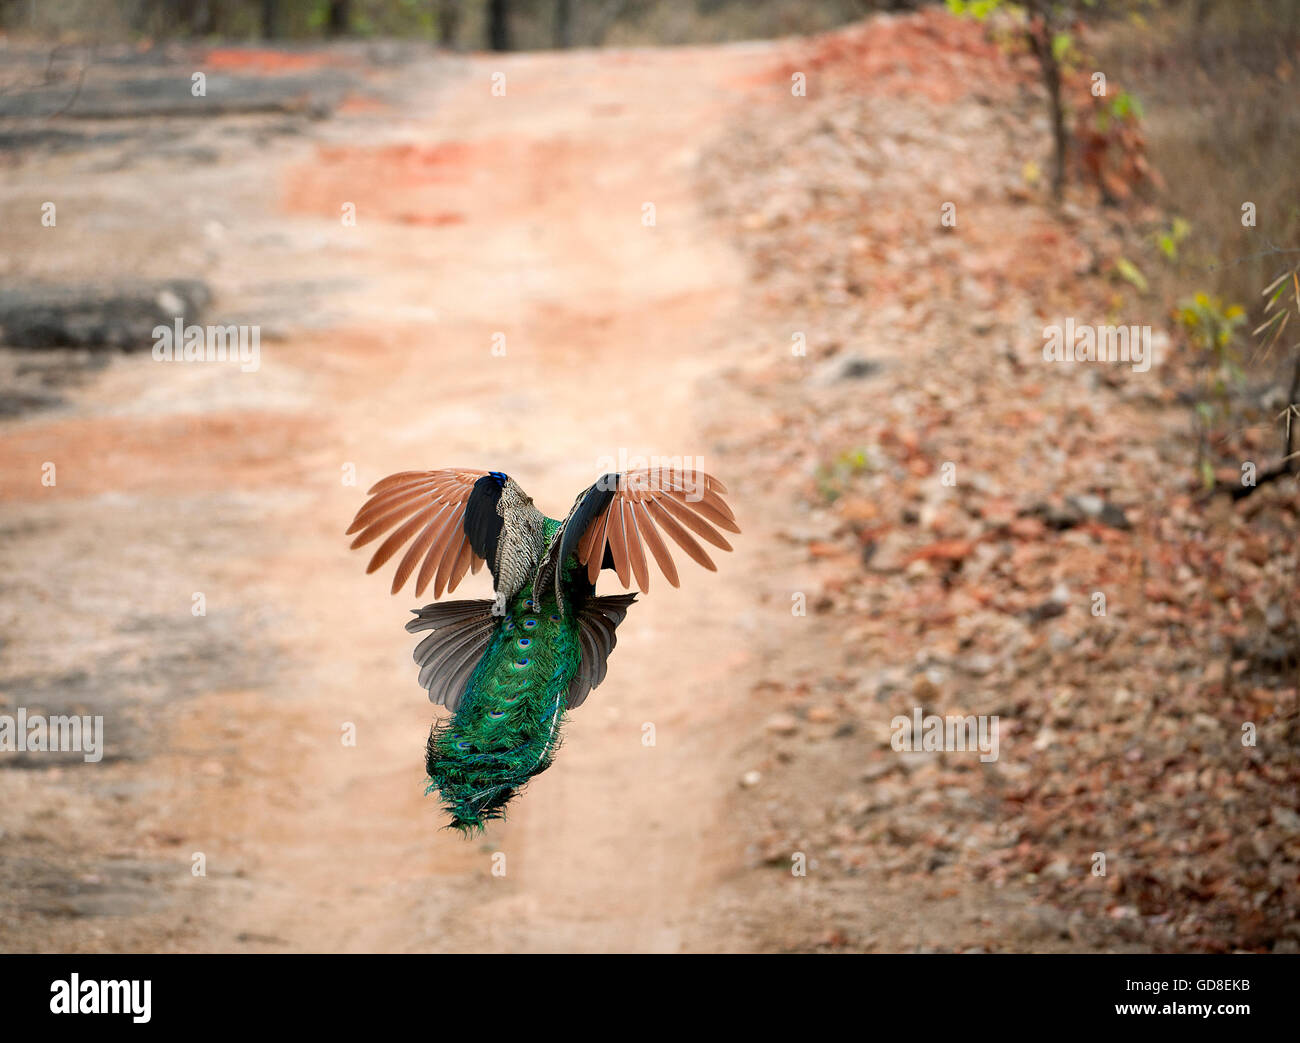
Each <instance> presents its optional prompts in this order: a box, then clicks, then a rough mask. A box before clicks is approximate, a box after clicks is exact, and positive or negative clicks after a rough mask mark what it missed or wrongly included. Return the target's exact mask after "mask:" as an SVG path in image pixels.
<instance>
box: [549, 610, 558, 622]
mask: <svg viewBox="0 0 1300 1043" xmlns="http://www.w3.org/2000/svg"><path fill="white" fill-rule="evenodd" d="M550 619H551V622H552V623H558V622H559V621H560V617H559V616H557V615H556V614H555V613H554V612H552V613H551V616H550Z"/></svg>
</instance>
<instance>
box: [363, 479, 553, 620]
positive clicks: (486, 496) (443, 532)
mask: <svg viewBox="0 0 1300 1043" xmlns="http://www.w3.org/2000/svg"><path fill="white" fill-rule="evenodd" d="M369 496H370V499H369V500H367V501H366V502H365V504H364V505H363V506H362V507H361V510H359V511H358V512H357V516H356V517H355V518H354V519H353V520H352V524H351V525H350V526H349V527H348V532H347V534H348V535H351V534H352V533H357V534H358V535H357V538H356V539H355V540H353V541H352V546H353V547H354V548H356V547H362V546H365V544H367V543H369V542H370V541H371V540H374V539H377V538H378V537H379V536H382V535H383V534H384V533H386V532H389V530H390V529H391V530H392V532H391V533H390V534H389V536H388V538H387V539H386V540H384V542H383V543H382V544H380V546H379V549H378V550H376V551H375V553H374V555H373V556H372V557H371V559H370V564H369V565H367V566H366V571H367V572H374V571H375V570H376V569H378V568H379V567H380V566H382V565H383V564H384V563H385V562H386V561H388V559H389V558H391V557H392V556H393V555H394V554H396V553H397V551H398V550H400V549H401V548H402V547H403V546H404V545H406V544H408V543H409V544H410V546H408V547H407V549H406V552H405V554H403V555H402V558H401V560H400V561H399V562H398V565H397V572H396V574H395V575H394V576H393V586H392V592H393V593H394V594H396V593H397V592H398V591H399V590H401V589H402V587H403V586H404V585H405V584H406V581H407V580H408V579H409V578H410V577H411V574H412V573H413V572H414V571H415V567H416V565H419V566H420V570H419V573H418V574H417V575H416V580H415V593H416V596H417V597H418V596H419V595H421V594H422V593H424V588H425V587H427V586H428V585H429V582H430V581H431V580H432V581H433V583H434V587H433V596H434V597H435V598H440V597H442V594H443V591H444V590H446V591H448V592H450V591H453V590H455V589H456V585H457V584H458V583H460V581H461V580H462V579H464V577H465V573H466V572H468V571H469V570H470V569H473V571H475V572H478V570H479V569H480V568H482V567H483V563H484V562H485V561H486V562H487V565H488V568H489V569H490V570H491V572H492V579H493V583H494V586H495V589H496V591H497V593H498V594H501V593H504V594H505V595H506V597H507V598H509V597H512V596H513V595H514V594H515V593H516V592H517V591H518V590H519V589H520V588H521V587H522V586H523V584H524V583H525V582H526V581H527V578H528V577H529V575H531V572H532V570H533V569H534V568H535V567H536V564H537V561H538V560H539V559H540V557H541V554H542V548H543V545H544V539H543V532H544V525H545V518H544V517H543V515H542V513H541V512H540V511H538V510H537V508H536V507H534V506H533V501H532V500H531V499H530V498H529V497H528V495H527V494H526V493H525V492H524V491H523V489H521V488H520V487H519V485H518V484H517V483H516V482H515V481H514V480H513V479H512V478H510V477H509V476H508V475H505V474H503V473H502V472H500V471H477V470H470V469H467V468H447V469H444V470H440V471H403V472H401V473H400V474H394V475H390V476H389V477H387V478H385V479H383V480H382V481H380V482H377V483H376V484H375V485H373V486H371V488H370V492H369ZM394 526H396V528H394Z"/></svg>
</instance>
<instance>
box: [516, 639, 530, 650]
mask: <svg viewBox="0 0 1300 1043" xmlns="http://www.w3.org/2000/svg"><path fill="white" fill-rule="evenodd" d="M518 643H519V647H520V648H527V647H528V646H529V645H531V644H532V643H533V639H532V638H531V637H521V638H520V639H519V642H518Z"/></svg>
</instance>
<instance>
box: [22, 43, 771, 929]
mask: <svg viewBox="0 0 1300 1043" xmlns="http://www.w3.org/2000/svg"><path fill="white" fill-rule="evenodd" d="M770 54H771V52H770V50H769V49H767V48H764V47H757V48H756V47H743V48H732V49H722V50H714V51H711V52H709V53H708V54H707V55H704V54H701V53H700V52H692V51H672V52H654V53H652V52H646V53H635V52H607V53H602V54H581V55H577V56H573V55H570V56H548V55H526V56H511V57H509V58H503V59H502V58H489V57H483V58H474V59H469V60H467V61H465V62H463V63H460V64H459V65H457V66H456V68H455V69H454V70H452V71H450V72H448V71H446V69H444V68H441V67H440V68H439V69H438V70H437V72H436V73H435V72H433V71H430V70H427V69H424V68H415V69H411V70H409V71H408V72H406V73H404V76H405V77H406V83H405V85H404V87H403V101H402V103H401V104H399V105H395V106H392V107H377V106H376V107H365V106H361V107H358V108H359V111H356V112H352V113H350V114H348V115H344V116H341V117H340V118H339V119H338V120H335V121H332V122H330V123H326V124H322V125H320V126H318V127H316V128H314V130H313V132H312V134H311V135H310V136H309V137H308V138H307V139H306V140H296V139H292V138H287V139H286V138H278V139H275V140H274V141H273V142H272V143H271V144H270V145H267V146H265V147H249V148H243V147H238V148H233V149H231V148H226V149H224V150H221V151H219V153H218V158H217V159H215V160H212V159H209V160H208V161H207V162H195V161H194V160H193V158H192V156H176V157H164V158H159V159H154V160H150V161H148V162H143V163H129V164H124V165H123V166H122V167H119V168H118V169H107V170H104V169H102V168H101V169H100V170H99V171H98V173H97V175H96V176H95V177H94V178H93V179H91V178H89V177H88V169H89V160H87V159H86V158H85V157H77V156H74V157H71V158H58V157H56V158H53V159H51V160H50V161H49V162H47V163H42V164H39V165H29V166H26V167H24V168H22V169H20V170H19V171H18V172H17V174H16V180H15V182H14V183H13V186H12V187H11V189H10V190H9V191H8V199H7V201H6V206H7V207H12V208H13V210H14V212H19V211H23V210H24V208H25V207H26V206H27V205H28V204H30V203H31V202H32V201H33V200H37V199H38V198H40V197H42V196H50V197H52V198H55V199H59V200H66V201H67V202H66V204H65V203H62V202H61V204H60V206H61V220H60V225H59V229H58V236H59V238H58V239H55V238H54V237H53V235H48V236H45V237H41V235H40V233H39V232H18V233H16V235H17V237H18V240H19V241H18V244H17V249H18V250H20V251H25V252H26V255H27V256H29V257H39V258H41V260H39V261H33V262H32V267H33V268H34V269H42V268H43V269H45V270H46V271H58V272H59V273H60V274H62V275H65V276H67V275H72V276H74V277H75V276H77V275H79V274H84V275H87V276H89V275H93V274H95V272H96V271H97V270H98V269H101V268H102V267H103V266H105V265H108V264H112V265H115V266H116V267H117V270H118V271H119V272H130V273H132V274H138V275H176V274H188V273H187V271H185V270H184V269H185V268H186V266H187V265H190V264H202V265H204V266H205V267H204V274H205V275H206V276H207V277H208V278H209V280H210V281H211V283H212V284H213V286H214V288H215V290H216V293H217V302H218V307H219V309H220V310H221V312H222V314H223V315H230V316H235V317H236V318H231V319H230V321H244V322H248V323H258V322H261V323H263V344H262V354H261V365H260V368H259V369H258V370H257V371H256V372H252V373H241V372H240V371H239V370H238V369H237V368H236V367H233V366H222V365H219V364H213V365H175V364H173V365H165V364H160V363H158V362H155V361H154V360H153V359H151V358H150V356H149V354H148V352H140V353H137V354H135V355H130V356H123V357H120V358H117V359H115V360H114V361H113V363H112V364H111V366H110V367H109V368H108V369H107V371H105V372H104V373H102V374H100V375H99V376H97V377H96V378H94V379H93V380H90V381H89V382H87V383H86V384H85V385H84V386H83V387H81V388H79V389H74V390H72V391H70V392H69V393H68V396H69V402H68V404H67V405H66V406H65V407H63V408H62V409H59V410H56V411H54V412H47V413H41V414H36V415H32V416H28V417H26V418H23V419H19V420H13V421H7V422H5V424H4V427H3V429H0V430H3V437H4V443H5V447H6V448H5V450H4V453H3V459H2V460H0V480H2V481H3V487H4V494H5V501H6V505H5V523H4V527H5V535H6V539H5V541H4V550H3V551H2V552H0V557H2V558H3V565H4V575H5V576H6V577H8V578H7V580H6V584H5V585H6V592H5V598H4V619H3V623H4V627H5V630H4V632H5V634H6V637H7V640H6V644H5V646H4V648H3V650H2V652H3V656H4V660H3V662H4V668H5V669H4V671H3V673H4V677H5V679H6V685H5V702H6V704H9V705H18V704H20V703H21V704H25V705H27V706H28V707H29V709H30V710H32V712H35V711H36V710H37V709H39V708H43V709H45V710H46V711H47V712H51V713H55V712H68V711H70V710H73V709H78V708H79V709H81V710H83V711H85V712H90V713H102V714H104V716H105V731H106V736H107V755H106V756H105V758H104V760H103V762H102V763H100V764H97V765H87V764H81V763H77V762H76V760H68V761H66V762H60V763H59V764H58V765H57V766H50V764H51V762H49V761H37V760H33V761H32V762H31V763H28V764H26V765H25V766H26V767H29V768H31V769H32V770H9V771H7V772H5V773H4V778H5V785H6V788H7V790H8V796H7V799H6V800H5V801H4V809H3V811H0V829H2V830H3V833H0V835H2V836H3V837H4V838H5V848H6V857H5V859H4V862H3V871H2V875H3V879H2V880H0V882H2V883H3V885H4V886H3V888H2V889H0V890H2V891H3V893H4V894H5V896H6V898H5V899H3V900H2V901H3V902H4V904H5V905H6V906H7V908H5V909H4V910H3V911H4V913H5V914H6V915H5V918H4V921H3V922H4V923H5V925H6V926H5V927H4V928H3V929H0V948H3V949H6V950H27V949H33V948H34V949H53V950H69V949H70V950H97V949H109V950H118V949H127V950H151V949H164V950H167V949H185V950H190V949H198V950H237V951H239V950H261V951H285V950H301V949H306V950H348V951H350V950H397V951H422V950H465V949H480V948H489V949H505V950H535V949H572V950H668V951H671V950H677V949H680V948H683V947H684V946H687V945H688V944H695V945H698V944H699V942H698V941H696V942H694V943H688V942H687V940H686V939H685V933H684V932H685V931H686V930H687V929H688V927H689V925H690V924H691V922H692V921H693V918H694V917H695V915H696V910H697V906H698V905H699V903H700V902H702V901H706V900H707V898H706V895H707V892H708V889H709V887H710V884H711V882H713V881H715V880H716V879H717V877H718V875H719V874H721V873H724V872H726V871H727V867H728V866H729V865H730V864H731V861H732V859H733V858H734V854H735V851H736V849H737V847H738V846H739V845H740V844H741V843H742V839H741V838H736V837H733V836H730V835H729V833H728V831H727V829H726V824H725V823H724V822H721V821H720V820H719V819H720V810H719V809H720V802H721V800H722V795H723V793H724V792H726V790H727V788H728V787H734V784H735V783H734V777H733V776H730V775H729V772H730V771H731V770H732V768H731V765H730V763H729V761H728V758H727V756H726V748H727V744H728V742H729V740H730V739H731V736H733V735H734V732H733V731H732V729H731V727H730V725H729V715H730V714H732V713H734V712H736V711H737V710H738V708H739V707H740V705H741V703H742V697H743V694H744V691H745V689H744V687H743V686H742V685H740V684H739V683H738V680H737V679H738V678H739V677H740V676H741V674H742V673H743V671H744V670H745V669H746V664H747V662H748V660H749V657H750V652H751V650H750V648H749V647H748V645H749V638H750V637H751V636H755V635H756V634H757V632H758V631H757V627H756V626H755V624H754V623H753V622H752V619H753V612H752V607H751V598H750V596H749V591H748V589H747V582H746V576H747V575H749V574H750V573H751V570H754V569H756V568H758V567H759V561H760V559H759V558H758V556H757V551H756V548H758V547H760V546H761V545H762V541H763V535H762V534H763V531H764V530H763V521H762V518H761V514H760V512H758V511H757V510H756V509H755V507H754V506H753V504H752V503H751V500H752V499H754V498H756V497H757V496H758V495H759V490H757V489H756V488H755V485H756V484H757V483H756V481H755V478H754V476H747V475H744V474H738V473H733V470H732V469H731V468H729V466H728V461H727V457H726V452H725V432H726V428H727V424H728V423H734V422H736V419H737V417H738V415H739V414H737V412H736V410H737V409H738V408H739V406H738V405H737V404H736V403H735V402H734V401H732V399H731V398H730V393H729V392H728V390H727V383H726V378H725V372H726V367H727V366H728V365H730V364H732V363H733V362H734V361H735V360H737V359H742V358H743V357H744V356H745V353H746V351H747V348H746V346H745V345H744V344H739V343H736V342H735V340H734V333H733V332H732V331H734V329H735V325H734V322H733V321H732V320H734V317H735V314H734V313H735V309H736V308H737V305H738V300H739V296H738V294H739V287H740V285H741V280H742V278H743V265H742V262H741V261H740V259H739V258H738V257H737V256H736V255H734V254H733V252H732V251H731V250H730V248H729V247H728V246H727V245H726V244H725V241H724V240H723V238H722V237H721V236H720V235H719V234H718V233H717V231H716V230H715V229H713V228H712V227H711V226H710V223H709V221H708V220H707V219H706V218H705V217H704V215H703V214H702V213H701V211H700V208H699V203H698V199H697V197H696V194H695V190H694V187H693V186H694V181H695V163H696V159H697V154H698V150H699V149H700V148H701V147H702V146H703V145H704V144H705V143H706V142H708V141H709V140H710V139H711V136H712V135H713V134H714V133H715V132H716V131H717V130H719V129H720V128H721V127H722V126H723V124H724V123H725V121H726V120H727V118H728V114H729V113H732V112H734V111H735V108H736V106H739V105H742V104H745V102H746V100H747V97H748V96H749V95H748V92H749V91H751V90H752V88H748V87H746V86H744V84H745V83H746V82H748V81H749V79H750V78H751V77H752V75H753V73H754V72H755V69H756V68H757V67H759V66H761V65H762V63H764V62H766V61H768V60H769V57H770ZM497 73H501V74H504V84H505V94H504V96H496V95H494V93H493V84H494V79H493V77H494V74H497ZM497 82H500V81H497ZM90 184H93V185H94V191H93V194H92V193H89V192H88V191H87V185H90ZM349 203H351V204H354V206H355V214H356V221H355V224H349V223H347V222H346V221H344V220H343V219H342V215H343V211H344V209H345V207H346V204H349ZM646 204H653V212H654V223H653V225H647V224H646V223H645V221H644V218H645V215H646V214H647V213H648V212H649V210H648V208H647V206H646ZM62 214H66V215H67V216H66V217H63V216H62ZM277 294H279V296H277ZM304 302H305V303H304ZM497 334H501V335H503V336H504V340H503V341H502V340H500V339H496V340H494V337H495V336H496V335H497ZM494 343H495V344H496V345H497V346H498V353H495V354H494V352H493V346H494ZM501 344H504V348H505V351H504V354H500V353H499V348H500V345H501ZM621 450H623V451H627V452H630V453H633V454H635V453H664V454H686V455H692V456H702V457H703V458H704V462H705V465H706V466H707V468H708V469H709V470H711V471H714V472H716V473H717V474H719V475H721V476H724V477H725V480H726V481H727V482H728V483H729V485H730V486H731V487H732V491H733V493H734V502H735V504H736V506H737V511H738V515H739V517H740V520H741V525H742V528H744V530H745V535H744V537H742V538H740V539H739V540H738V551H737V553H736V554H734V555H724V557H725V559H726V560H725V561H724V562H722V563H721V568H720V573H719V575H716V576H713V575H708V574H706V573H704V572H703V571H702V570H698V569H697V570H695V571H694V572H691V573H689V574H686V575H685V576H684V582H683V587H682V589H681V590H672V589H670V588H668V586H667V584H666V583H659V584H655V589H653V590H652V591H651V593H650V595H649V597H648V598H646V599H644V603H643V604H639V605H638V606H637V608H636V609H635V610H634V611H633V612H632V613H631V615H630V616H629V618H628V621H627V623H626V624H625V625H624V627H623V628H622V629H621V630H620V635H619V637H620V642H619V648H618V652H617V654H616V655H615V657H614V659H613V661H612V669H611V674H610V678H609V680H608V682H607V683H606V685H605V686H604V687H603V688H602V689H601V691H600V692H599V693H598V694H597V696H596V697H595V698H593V699H592V700H591V701H590V702H589V704H588V705H587V706H586V707H584V708H583V710H582V712H580V713H578V714H576V715H575V716H574V717H573V718H572V721H571V724H570V725H569V729H568V735H567V742H566V745H565V747H564V749H563V751H562V752H561V754H560V756H559V757H558V758H557V762H556V765H555V767H554V768H552V770H551V771H549V772H548V773H546V774H545V775H543V776H541V777H540V778H539V779H538V780H537V781H536V783H535V784H534V785H533V786H532V787H531V788H530V791H529V792H528V793H527V795H526V797H525V798H524V799H523V800H522V801H521V802H520V803H519V804H518V807H517V809H516V810H515V811H514V813H513V814H512V817H511V819H510V821H509V822H507V823H505V824H502V825H500V826H499V827H496V828H494V829H492V830H491V831H490V832H489V833H488V834H487V835H486V836H484V837H482V838H480V839H478V840H476V841H472V842H466V841H464V840H461V839H460V838H459V837H457V836H455V835H452V834H450V833H448V832H445V831H443V830H442V829H441V825H442V823H441V819H440V816H439V813H438V811H437V806H436V802H435V800H434V799H433V798H431V797H425V796H424V795H423V792H422V789H423V786H422V783H423V767H422V746H423V742H424V738H425V735H426V733H427V731H428V727H429V722H430V718H431V716H432V715H433V708H432V707H431V706H430V705H429V704H428V703H427V701H426V700H425V699H424V697H423V693H422V692H421V690H420V689H419V688H418V687H417V686H416V683H415V677H414V668H413V665H412V663H411V662H410V650H411V644H412V642H411V639H410V637H409V636H408V635H407V634H405V633H404V632H403V630H402V625H403V622H404V620H405V619H406V618H407V614H408V610H409V609H410V608H411V607H413V606H414V605H415V604H416V602H415V601H414V600H413V599H412V598H411V597H410V595H409V593H408V594H404V595H402V596H399V597H395V598H394V597H390V596H389V594H388V593H387V579H385V578H381V577H379V576H372V577H366V576H365V575H364V571H363V570H364V564H365V559H364V557H363V556H362V555H360V554H357V553H351V552H349V551H348V550H347V540H346V539H345V538H344V536H343V530H344V528H345V527H346V525H347V522H348V520H349V518H350V516H351V514H352V512H353V511H354V510H355V509H356V507H357V505H358V504H359V503H360V502H361V499H362V495H363V493H364V490H365V488H366V487H367V486H369V485H370V484H371V483H372V482H374V481H375V480H377V479H378V478H380V477H382V476H384V475H385V474H387V473H390V472H392V471H397V470H403V469H408V468H424V467H439V466H472V467H478V466H481V467H492V468H498V469H502V470H505V471H507V472H509V473H510V474H512V475H514V476H516V477H517V478H518V479H519V480H520V481H521V483H522V484H523V485H524V486H525V488H526V489H528V490H529V492H530V493H531V494H532V495H533V496H534V497H535V498H536V500H537V502H538V504H539V505H540V506H542V507H543V509H545V510H547V511H548V513H550V514H552V515H559V516H563V513H564V512H565V511H566V510H567V508H568V506H569V504H570V502H571V500H572V497H573V496H574V495H575V494H576V492H577V491H578V490H579V489H581V488H582V487H583V486H584V485H585V484H587V483H589V482H590V481H591V480H592V478H593V477H594V476H595V475H597V474H599V473H601V472H602V471H603V470H607V469H608V467H607V466H606V461H604V460H603V458H608V457H616V456H617V454H618V453H619V452H620V451H621ZM46 461H52V462H54V463H55V464H56V467H57V484H55V485H54V486H52V487H51V486H46V485H42V484H41V474H42V471H41V466H42V463H44V462H46ZM353 474H355V484H352V483H351V482H350V481H349V478H350V476H351V475H353ZM485 582H486V580H485V574H483V575H480V576H479V577H476V578H475V579H474V580H472V581H471V583H470V584H469V586H468V587H463V588H462V589H461V591H459V592H458V594H464V595H465V596H471V597H474V596H482V595H483V594H484V592H485V591H486V589H487V587H486V586H485ZM660 588H662V589H660ZM200 593H201V594H202V596H203V604H204V608H205V614H204V615H195V614H194V611H193V606H194V604H195V596H196V594H200ZM439 712H441V711H439ZM647 724H650V725H653V731H654V744H653V745H646V744H645V742H643V736H644V735H645V734H646V727H645V726H646V725H647ZM348 725H353V726H355V734H356V743H355V746H350V745H346V744H345V743H344V741H343V734H344V731H345V728H347V726H348ZM496 853H501V854H503V855H504V856H505V857H504V870H505V871H504V875H494V874H493V867H494V865H495V866H497V867H500V866H501V865H502V862H501V860H500V859H494V855H495V854H496ZM200 854H201V855H202V856H203V864H204V868H205V875H195V873H194V872H193V866H194V865H195V863H196V856H198V855H200ZM716 944H719V945H724V944H726V943H725V942H723V941H721V940H719V941H717V942H716Z"/></svg>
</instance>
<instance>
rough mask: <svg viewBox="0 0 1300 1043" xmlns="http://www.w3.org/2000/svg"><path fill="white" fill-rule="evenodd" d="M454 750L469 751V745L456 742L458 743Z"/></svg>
mask: <svg viewBox="0 0 1300 1043" xmlns="http://www.w3.org/2000/svg"><path fill="white" fill-rule="evenodd" d="M456 749H458V750H468V749H469V743H467V742H458V743H456Z"/></svg>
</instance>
